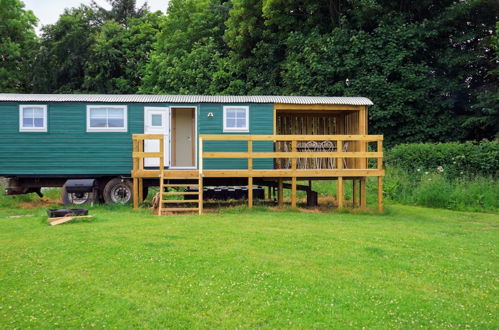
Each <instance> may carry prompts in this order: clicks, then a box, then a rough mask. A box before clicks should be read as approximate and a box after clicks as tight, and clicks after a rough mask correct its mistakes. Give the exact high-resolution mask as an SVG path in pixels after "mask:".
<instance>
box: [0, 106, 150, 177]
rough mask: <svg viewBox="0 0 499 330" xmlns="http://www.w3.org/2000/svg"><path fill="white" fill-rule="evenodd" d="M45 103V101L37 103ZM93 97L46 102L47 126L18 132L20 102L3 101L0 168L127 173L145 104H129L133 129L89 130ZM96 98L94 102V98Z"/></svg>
mask: <svg viewBox="0 0 499 330" xmlns="http://www.w3.org/2000/svg"><path fill="white" fill-rule="evenodd" d="M36 104H41V103H36ZM88 104H90V103H49V104H47V114H48V131H47V132H40V133H38V132H37V133H34V132H19V104H18V103H2V104H0V118H1V120H0V153H1V156H0V174H36V175H42V174H126V173H130V171H131V166H132V159H131V152H132V140H131V139H132V138H131V135H132V134H134V133H142V132H143V130H144V128H143V126H144V125H143V120H144V114H143V109H144V106H156V105H154V104H151V105H147V104H126V105H127V106H128V111H127V112H128V132H98V133H96V132H92V133H87V132H86V128H87V126H86V113H87V112H86V111H87V105H88ZM93 104H95V103H93Z"/></svg>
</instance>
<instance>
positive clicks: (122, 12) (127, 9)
mask: <svg viewBox="0 0 499 330" xmlns="http://www.w3.org/2000/svg"><path fill="white" fill-rule="evenodd" d="M107 2H108V3H109V4H110V5H111V9H110V10H107V9H105V8H104V7H101V6H99V5H98V4H97V3H96V2H95V1H94V0H92V3H91V7H92V8H93V9H94V10H95V12H96V13H97V14H98V16H99V17H100V19H101V20H102V22H105V21H108V20H115V21H116V22H118V23H120V24H123V25H128V20H129V19H131V18H139V17H142V16H144V15H146V14H147V13H148V12H149V7H148V5H147V2H145V3H144V4H143V5H142V6H141V7H140V8H136V5H137V1H136V0H107Z"/></svg>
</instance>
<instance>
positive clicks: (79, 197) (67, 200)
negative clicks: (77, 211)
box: [61, 185, 98, 205]
mask: <svg viewBox="0 0 499 330" xmlns="http://www.w3.org/2000/svg"><path fill="white" fill-rule="evenodd" d="M94 197H95V196H94V194H93V193H88V192H87V193H68V192H67V191H66V185H63V186H62V189H61V199H62V203H63V204H64V205H82V204H86V203H92V202H93V201H94V200H96V199H97V198H94ZM97 197H98V196H97Z"/></svg>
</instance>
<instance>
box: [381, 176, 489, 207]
mask: <svg viewBox="0 0 499 330" xmlns="http://www.w3.org/2000/svg"><path fill="white" fill-rule="evenodd" d="M383 188H384V194H385V197H386V199H387V200H390V201H393V202H396V203H401V204H412V205H420V206H426V207H435V208H445V209H450V210H459V211H479V212H497V211H499V183H498V182H497V180H495V179H494V178H493V177H483V176H478V175H474V176H472V177H466V176H461V177H459V178H454V179H453V178H450V177H449V176H448V175H444V174H443V173H429V172H422V173H418V172H416V173H414V172H412V173H411V172H408V171H406V170H404V169H401V168H393V167H388V168H387V169H386V176H385V180H384V186H383Z"/></svg>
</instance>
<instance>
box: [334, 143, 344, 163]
mask: <svg viewBox="0 0 499 330" xmlns="http://www.w3.org/2000/svg"><path fill="white" fill-rule="evenodd" d="M336 152H343V141H342V140H337V141H336ZM336 162H337V164H338V165H336V168H337V169H339V170H341V169H342V168H343V157H341V156H339V157H337V158H336Z"/></svg>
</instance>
